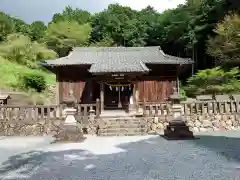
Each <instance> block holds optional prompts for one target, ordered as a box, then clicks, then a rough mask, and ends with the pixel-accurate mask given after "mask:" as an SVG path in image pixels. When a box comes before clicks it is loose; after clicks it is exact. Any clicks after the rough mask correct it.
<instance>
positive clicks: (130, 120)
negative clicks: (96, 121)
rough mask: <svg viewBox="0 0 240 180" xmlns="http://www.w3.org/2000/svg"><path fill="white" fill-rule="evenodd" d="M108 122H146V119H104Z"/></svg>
mask: <svg viewBox="0 0 240 180" xmlns="http://www.w3.org/2000/svg"><path fill="white" fill-rule="evenodd" d="M103 121H108V122H145V120H144V119H137V118H136V119H103Z"/></svg>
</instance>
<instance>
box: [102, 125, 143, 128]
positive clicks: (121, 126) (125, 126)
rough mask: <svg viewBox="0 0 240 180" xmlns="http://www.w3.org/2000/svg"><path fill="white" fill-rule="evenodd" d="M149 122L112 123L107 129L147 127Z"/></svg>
mask: <svg viewBox="0 0 240 180" xmlns="http://www.w3.org/2000/svg"><path fill="white" fill-rule="evenodd" d="M146 127H147V124H110V125H107V127H106V129H116V128H146Z"/></svg>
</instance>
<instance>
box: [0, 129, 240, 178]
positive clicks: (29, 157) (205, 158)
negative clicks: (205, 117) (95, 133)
mask: <svg viewBox="0 0 240 180" xmlns="http://www.w3.org/2000/svg"><path fill="white" fill-rule="evenodd" d="M198 138H199V139H196V140H191V141H167V140H165V139H164V138H162V137H161V136H142V137H111V138H109V137H102V138H100V137H88V138H87V140H86V141H85V142H84V143H81V144H51V145H50V144H48V143H45V144H43V143H42V144H41V145H40V144H38V145H32V146H29V147H28V148H27V149H26V148H25V149H22V151H21V152H19V153H18V154H16V150H17V149H18V148H13V149H15V151H14V152H15V153H14V154H12V155H11V153H10V152H11V151H7V150H8V149H7V148H6V147H5V148H1V145H0V154H2V153H6V152H8V155H6V156H8V160H6V161H5V162H2V165H1V166H0V179H1V180H6V179H12V180H15V179H19V180H240V132H226V133H211V134H199V135H198ZM19 141H20V140H19ZM46 142H49V140H46ZM0 144H1V139H0ZM28 144H31V143H28ZM36 146H38V147H39V148H37V147H36ZM3 149H4V150H3ZM9 150H10V149H9ZM0 158H1V156H0Z"/></svg>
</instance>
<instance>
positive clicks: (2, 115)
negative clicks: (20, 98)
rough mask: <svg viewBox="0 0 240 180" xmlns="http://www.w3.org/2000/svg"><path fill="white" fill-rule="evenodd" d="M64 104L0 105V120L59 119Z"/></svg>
mask: <svg viewBox="0 0 240 180" xmlns="http://www.w3.org/2000/svg"><path fill="white" fill-rule="evenodd" d="M63 110H64V105H48V106H45V105H30V106H8V105H4V106H0V120H34V121H37V120H40V119H61V118H63V117H64V111H63Z"/></svg>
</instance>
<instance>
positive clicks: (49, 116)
mask: <svg viewBox="0 0 240 180" xmlns="http://www.w3.org/2000/svg"><path fill="white" fill-rule="evenodd" d="M98 106H99V103H96V104H78V105H77V107H76V109H77V112H76V120H77V121H78V122H79V123H80V124H82V125H84V127H86V128H87V129H93V128H91V127H88V126H91V125H92V124H91V123H89V121H90V119H94V118H95V117H96V116H98V115H99V109H100V108H99V107H98ZM65 108H66V105H31V106H8V105H4V106H0V135H4V136H11V135H43V134H53V135H55V134H56V133H58V132H59V129H60V128H61V126H62V124H63V123H64V120H65V111H64V110H65Z"/></svg>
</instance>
